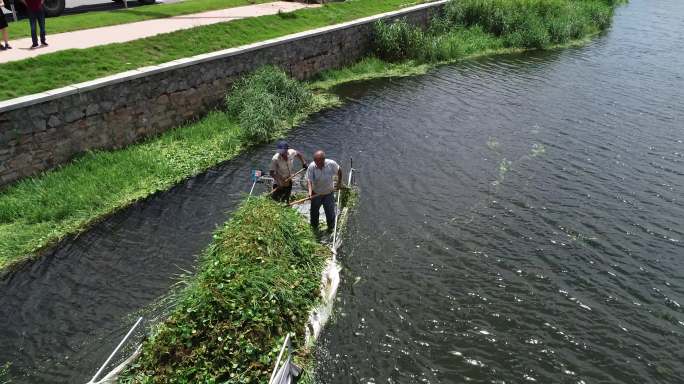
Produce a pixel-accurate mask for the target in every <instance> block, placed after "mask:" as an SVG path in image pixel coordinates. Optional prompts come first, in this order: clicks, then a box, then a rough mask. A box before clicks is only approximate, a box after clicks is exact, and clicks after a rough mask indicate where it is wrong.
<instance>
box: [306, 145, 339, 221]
mask: <svg viewBox="0 0 684 384" xmlns="http://www.w3.org/2000/svg"><path fill="white" fill-rule="evenodd" d="M335 175H337V180H338V184H339V186H340V187H341V186H342V168H340V166H339V164H337V163H336V162H335V160H331V159H326V158H325V152H323V151H321V150H318V151H316V153H314V161H313V162H312V163H311V164H309V168H307V170H306V180H307V184H308V186H309V197H310V198H311V212H309V216H310V217H311V226H312V227H313V228H314V229H318V214H319V211H320V209H321V205H323V210H324V211H325V222H326V223H327V224H328V232H332V231H333V228H334V227H335V194H334V193H333V192H335V180H334V176H335Z"/></svg>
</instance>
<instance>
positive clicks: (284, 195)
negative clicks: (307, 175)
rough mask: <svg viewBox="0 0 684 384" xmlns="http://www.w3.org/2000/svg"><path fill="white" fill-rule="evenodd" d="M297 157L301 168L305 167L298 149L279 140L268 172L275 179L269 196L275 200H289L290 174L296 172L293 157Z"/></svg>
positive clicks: (290, 190)
mask: <svg viewBox="0 0 684 384" xmlns="http://www.w3.org/2000/svg"><path fill="white" fill-rule="evenodd" d="M295 157H297V158H299V161H301V162H302V168H304V169H306V160H304V156H302V154H301V153H299V152H298V151H295V150H294V149H291V148H290V146H289V145H288V144H287V141H285V140H280V141H278V145H277V152H276V154H275V155H273V158H272V159H271V168H270V172H269V174H270V175H271V177H272V178H273V180H274V181H275V183H274V184H273V192H272V193H271V197H272V198H273V200H275V201H283V202H290V194H291V193H292V176H294V175H295V173H297V171H295V169H294V159H295Z"/></svg>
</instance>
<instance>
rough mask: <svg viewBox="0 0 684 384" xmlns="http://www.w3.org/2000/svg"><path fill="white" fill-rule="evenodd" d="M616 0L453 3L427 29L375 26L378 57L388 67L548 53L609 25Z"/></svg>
mask: <svg viewBox="0 0 684 384" xmlns="http://www.w3.org/2000/svg"><path fill="white" fill-rule="evenodd" d="M619 3H620V2H619V1H618V0H452V1H449V2H448V3H447V4H446V5H445V7H444V11H443V13H442V14H440V15H437V16H435V17H434V19H433V20H431V22H430V23H429V26H428V27H427V28H425V29H422V28H420V27H418V26H415V25H412V24H409V23H407V22H406V21H405V20H399V21H396V22H392V23H387V22H378V23H376V24H375V25H374V32H375V38H374V40H373V48H374V52H375V54H376V55H377V57H378V58H380V59H382V60H384V61H388V62H401V61H407V60H411V61H415V62H417V63H440V62H449V61H453V60H457V59H460V58H463V57H466V56H468V55H472V54H475V53H483V52H487V51H502V50H505V49H508V50H511V49H512V50H515V49H546V48H551V47H554V46H558V45H562V44H567V43H569V42H571V41H575V40H579V39H582V38H584V37H586V36H589V35H592V34H595V33H598V32H600V31H602V30H604V29H606V28H607V27H608V26H609V25H610V21H611V19H612V16H613V10H614V8H615V6H616V5H617V4H619Z"/></svg>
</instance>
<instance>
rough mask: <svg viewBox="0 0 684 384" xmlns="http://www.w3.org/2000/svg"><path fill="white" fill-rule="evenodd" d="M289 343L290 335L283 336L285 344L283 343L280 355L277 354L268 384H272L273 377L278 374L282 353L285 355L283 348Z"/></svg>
mask: <svg viewBox="0 0 684 384" xmlns="http://www.w3.org/2000/svg"><path fill="white" fill-rule="evenodd" d="M289 343H290V334H289V333H288V334H287V335H286V336H285V342H284V343H283V346H282V347H281V348H280V353H279V354H278V359H277V360H276V363H275V367H274V368H273V373H272V374H271V378H270V379H269V380H268V383H269V384H271V383H272V382H273V379H274V378H275V375H276V373H277V372H278V367H279V366H280V359H282V358H283V353H285V347H287V346H288V344H289Z"/></svg>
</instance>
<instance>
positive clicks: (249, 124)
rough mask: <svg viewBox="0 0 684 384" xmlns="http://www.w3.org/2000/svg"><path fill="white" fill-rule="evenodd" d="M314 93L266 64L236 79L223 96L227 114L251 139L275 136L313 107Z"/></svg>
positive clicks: (257, 140) (272, 137) (259, 139)
mask: <svg viewBox="0 0 684 384" xmlns="http://www.w3.org/2000/svg"><path fill="white" fill-rule="evenodd" d="M316 104H317V102H316V98H315V97H314V94H313V93H312V92H311V91H310V90H309V89H308V88H307V87H306V86H305V85H304V84H303V83H300V82H298V81H297V80H294V79H291V78H289V77H288V76H287V74H286V73H285V72H283V71H282V70H281V69H279V68H276V67H273V66H266V67H263V68H261V69H259V70H257V71H256V72H254V73H253V74H251V75H249V76H245V77H243V78H242V79H240V80H238V81H237V82H236V83H235V85H234V86H233V89H232V91H231V92H230V94H229V95H228V96H227V97H226V107H227V109H228V115H229V116H230V117H231V118H232V119H234V120H235V122H236V123H237V124H238V125H239V126H240V127H241V128H242V136H243V138H244V139H245V140H249V141H250V142H256V143H262V142H266V141H269V140H272V139H274V138H275V137H276V136H277V135H278V134H279V133H280V132H282V129H283V127H285V126H288V125H292V124H293V122H294V121H296V119H297V118H298V117H300V116H303V115H305V114H306V113H307V111H309V110H311V109H313V108H314V107H315V106H316Z"/></svg>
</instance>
